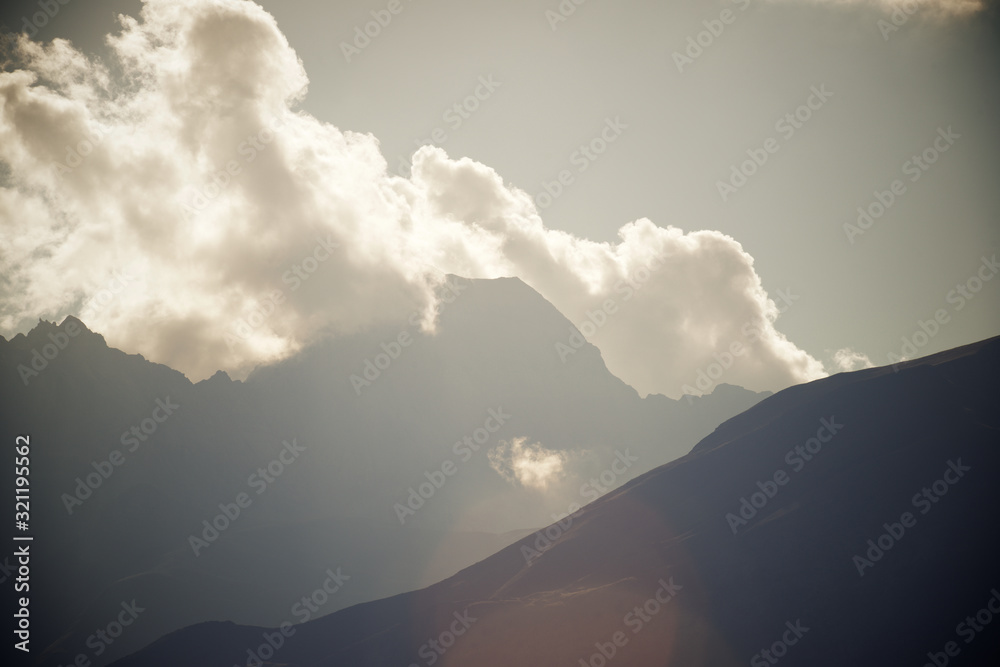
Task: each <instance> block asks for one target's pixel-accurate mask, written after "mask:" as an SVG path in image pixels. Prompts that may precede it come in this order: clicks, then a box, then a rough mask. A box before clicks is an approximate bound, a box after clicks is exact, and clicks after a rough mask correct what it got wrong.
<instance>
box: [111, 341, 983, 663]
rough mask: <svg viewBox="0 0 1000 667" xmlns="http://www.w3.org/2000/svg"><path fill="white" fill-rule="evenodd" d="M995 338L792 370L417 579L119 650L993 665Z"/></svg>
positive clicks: (158, 658)
mask: <svg viewBox="0 0 1000 667" xmlns="http://www.w3.org/2000/svg"><path fill="white" fill-rule="evenodd" d="M998 374H1000V338H994V339H991V340H988V341H983V342H981V343H978V344H975V345H970V346H966V347H963V348H960V349H957V350H952V351H950V352H948V353H944V354H941V355H935V356H933V357H928V358H925V359H921V360H916V361H913V362H908V363H906V364H903V365H901V366H900V367H899V368H898V372H894V371H893V369H892V368H878V369H870V370H866V371H860V372H856V373H848V374H840V375H837V376H833V377H830V378H827V379H823V380H819V381H817V382H813V383H810V384H807V385H802V386H797V387H792V388H789V389H786V390H784V391H782V392H779V393H778V394H775V395H774V396H771V397H770V398H768V399H766V400H764V401H763V402H761V403H759V404H758V405H756V406H755V407H753V408H751V409H749V410H747V411H746V412H744V413H743V414H741V415H739V416H737V417H735V418H733V419H731V420H729V421H727V422H726V423H724V424H723V425H722V426H720V427H719V428H718V429H717V430H716V431H715V432H714V433H713V434H711V435H709V436H708V437H706V438H705V439H704V440H703V441H702V442H701V443H700V444H699V445H698V446H697V447H696V448H695V449H694V450H693V451H692V452H691V453H690V454H688V455H686V456H684V457H682V458H680V459H678V460H676V461H673V462H671V463H668V464H665V465H662V466H660V467H658V468H656V469H655V470H652V471H650V472H648V473H646V474H644V475H642V476H640V477H638V478H637V479H634V480H632V481H631V482H629V483H627V484H626V485H624V486H623V487H621V488H619V489H618V490H616V491H614V492H612V493H609V494H607V495H605V496H603V497H602V498H600V499H599V500H597V501H596V502H593V503H591V504H590V505H588V506H587V507H586V508H585V509H583V510H582V511H580V512H579V513H578V514H576V515H575V516H574V517H573V518H572V519H567V520H564V521H563V522H562V524H559V523H556V524H552V525H550V526H549V527H547V528H546V529H545V530H543V531H540V532H539V533H536V534H533V535H531V536H529V537H526V538H523V539H521V540H519V541H517V542H516V543H514V544H512V545H511V546H508V547H506V548H504V549H502V550H501V551H499V552H498V553H496V554H495V555H493V556H491V557H489V558H487V559H486V560H484V561H482V562H480V563H477V564H475V565H472V566H470V567H468V568H465V569H464V570H462V571H460V572H458V573H457V574H455V575H454V576H452V577H450V578H448V579H446V580H444V581H442V582H440V583H437V584H435V585H432V586H430V587H427V588H425V589H423V590H420V591H415V592H411V593H405V594H402V595H397V596H394V597H390V598H386V599H383V600H378V601H375V602H369V603H365V604H360V605H357V606H354V607H351V608H349V609H344V610H341V611H339V612H337V613H335V614H332V615H329V616H326V617H324V618H321V619H318V620H315V621H310V622H308V623H305V624H302V625H294V626H285V627H284V633H282V632H281V631H280V630H267V629H264V628H260V627H242V626H237V625H233V624H219V623H216V624H203V625H199V626H195V627H192V628H186V629H184V630H182V631H179V632H176V633H173V634H171V635H169V636H167V637H164V638H163V639H161V640H160V641H158V642H156V643H155V644H153V645H152V646H150V647H148V648H147V649H145V650H143V651H141V652H140V653H138V654H136V655H134V656H131V657H129V658H127V659H125V660H122V661H120V662H118V663H115V664H116V667H132V666H133V665H135V666H139V665H141V666H142V667H158V666H160V665H164V666H166V665H178V664H183V665H188V666H190V667H219V666H222V665H225V666H227V667H229V666H231V665H253V664H257V662H255V660H257V659H258V657H257V656H260V657H261V658H263V659H265V660H267V664H275V665H277V664H282V665H289V666H291V665H295V666H298V667H302V666H305V665H329V666H339V665H351V666H352V667H356V666H359V665H380V666H381V665H407V664H409V665H432V664H438V665H445V666H447V667H460V666H470V667H492V666H500V665H503V666H509V665H519V666H534V665H538V666H549V665H556V664H564V665H582V666H586V665H613V664H621V665H630V666H639V667H642V666H646V665H658V666H662V665H683V666H686V667H689V666H698V665H712V666H716V665H745V664H747V663H749V664H751V665H753V666H757V665H771V664H779V663H780V664H789V665H923V664H930V665H938V666H940V665H945V664H947V665H960V666H964V665H995V664H997V662H996V659H997V657H1000V621H998V620H997V619H998V616H997V614H998V613H1000V539H998V536H997V531H996V521H995V517H994V516H993V512H994V511H995V509H996V508H997V507H1000V486H998V485H997V484H996V480H997V477H998V474H1000V449H998V444H1000V437H998V435H1000V409H998V400H997V399H998V393H997V389H996V387H997V380H996V378H997V377H998Z"/></svg>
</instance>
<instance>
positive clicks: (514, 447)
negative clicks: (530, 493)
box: [488, 438, 567, 489]
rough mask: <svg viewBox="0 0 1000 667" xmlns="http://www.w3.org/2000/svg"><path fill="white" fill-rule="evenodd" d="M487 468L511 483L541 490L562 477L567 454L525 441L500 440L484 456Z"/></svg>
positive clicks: (515, 439) (519, 439) (520, 439)
mask: <svg viewBox="0 0 1000 667" xmlns="http://www.w3.org/2000/svg"><path fill="white" fill-rule="evenodd" d="M488 456H489V459H490V467H491V468H493V469H494V470H496V471H497V474H499V475H500V476H501V477H503V478H504V479H505V480H507V481H508V482H510V483H511V484H515V483H516V484H520V485H521V486H527V487H532V488H535V489H545V488H547V487H548V485H549V484H550V483H551V482H554V481H556V480H557V479H559V478H560V477H562V476H563V473H564V472H565V465H566V461H567V455H566V454H565V453H564V452H559V451H555V450H552V449H546V448H545V447H543V446H542V444H541V443H539V442H535V443H532V444H528V439H527V438H514V439H513V440H510V441H506V440H504V441H501V442H500V444H499V445H497V446H496V447H494V448H493V449H491V450H490V451H489V453H488Z"/></svg>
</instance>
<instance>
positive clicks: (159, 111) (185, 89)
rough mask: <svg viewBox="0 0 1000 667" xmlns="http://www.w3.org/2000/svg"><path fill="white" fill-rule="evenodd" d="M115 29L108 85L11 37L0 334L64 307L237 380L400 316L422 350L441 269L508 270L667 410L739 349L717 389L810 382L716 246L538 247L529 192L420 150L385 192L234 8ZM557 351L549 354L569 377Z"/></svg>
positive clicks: (133, 347) (142, 20) (290, 54)
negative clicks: (417, 329)
mask: <svg viewBox="0 0 1000 667" xmlns="http://www.w3.org/2000/svg"><path fill="white" fill-rule="evenodd" d="M121 23H122V25H121V30H120V32H119V33H118V34H117V35H114V36H112V37H109V44H110V46H111V48H112V51H113V53H114V55H115V58H116V61H115V63H114V68H111V67H110V66H106V65H105V64H102V63H100V62H96V61H93V60H90V59H88V58H86V57H85V56H83V55H82V54H80V53H79V52H78V51H76V50H75V49H74V48H73V47H72V46H71V45H70V44H68V43H66V42H64V41H59V40H56V41H54V42H52V43H49V44H39V43H35V42H33V41H31V40H29V39H28V38H27V37H24V36H21V37H19V38H18V40H17V42H16V44H15V45H14V46H13V48H12V54H11V56H12V60H10V62H13V63H15V64H14V65H8V66H7V67H6V68H5V71H4V72H3V73H2V74H0V161H2V163H3V165H4V166H5V167H6V169H5V172H4V180H3V183H2V187H0V230H2V234H3V237H4V238H5V243H4V245H3V249H2V250H0V278H2V282H0V290H2V295H0V297H2V302H0V329H2V330H3V332H4V333H6V334H10V333H13V332H16V331H23V330H25V329H26V328H28V327H29V326H31V325H32V324H33V323H34V321H35V320H36V318H38V317H46V318H49V319H59V318H60V317H61V316H62V315H66V314H81V313H83V315H84V320H85V322H86V323H87V324H88V325H89V326H91V327H92V328H94V329H96V330H98V331H101V332H102V333H104V334H105V335H106V337H107V338H108V340H109V343H111V344H113V345H116V346H119V347H121V348H124V349H126V350H128V351H136V352H141V353H142V354H144V355H146V356H147V357H149V358H151V359H153V360H156V361H159V362H162V363H166V364H169V365H171V366H173V367H175V368H178V369H180V370H182V371H184V372H185V373H187V374H188V375H189V376H191V377H192V378H193V379H199V378H203V377H207V376H208V375H211V374H212V373H213V372H214V371H215V370H217V369H219V368H222V369H225V370H228V371H230V372H232V373H234V374H236V375H243V374H245V373H246V372H247V371H249V370H250V369H251V368H252V367H253V366H254V365H256V364H259V363H263V362H268V361H273V360H276V359H280V358H283V357H286V356H288V355H291V354H294V353H295V352H296V351H297V350H299V349H301V347H302V346H304V345H306V344H308V343H309V342H310V341H311V340H313V339H314V338H316V337H317V336H320V335H325V334H332V335H336V334H337V333H339V332H344V331H355V330H363V329H364V328H365V327H368V326H371V325H372V324H375V323H380V322H391V321H403V319H404V318H405V317H406V316H407V314H409V313H410V312H412V310H413V309H414V308H418V309H420V310H421V311H422V312H424V313H425V320H424V323H425V328H426V330H427V332H428V334H429V335H430V334H431V333H432V332H433V327H434V315H435V312H436V303H435V296H434V294H435V288H436V286H437V285H439V284H440V282H441V281H442V280H443V278H444V276H445V275H446V274H449V273H453V274H458V275H462V276H467V277H480V278H493V277H499V276H518V277H520V278H521V279H522V280H524V281H525V282H526V283H528V284H529V285H531V286H532V287H534V288H535V289H536V290H538V291H539V292H540V293H541V294H542V295H543V296H545V297H546V298H547V299H548V300H549V301H551V302H552V303H553V304H554V305H555V306H556V307H558V308H559V309H560V310H561V311H562V312H563V313H564V314H565V315H566V316H567V317H568V318H569V319H570V320H572V321H573V322H574V323H575V324H577V325H579V326H581V327H582V328H583V329H584V330H585V333H587V335H588V337H589V338H590V340H591V342H593V343H595V344H596V345H597V346H598V347H600V348H601V350H602V352H603V354H604V356H605V359H606V360H607V362H608V365H609V367H610V368H611V370H612V371H614V372H615V373H617V374H618V375H619V376H620V377H622V378H623V379H624V380H625V381H626V382H629V383H630V384H632V385H633V386H635V387H636V388H637V389H638V390H639V391H640V392H642V393H647V392H653V391H657V392H662V393H666V394H668V395H671V396H677V395H678V394H679V393H680V392H681V386H682V385H683V384H686V383H693V381H694V379H695V377H697V375H698V374H699V373H700V372H701V371H702V370H704V369H705V368H707V367H708V366H709V365H710V364H711V363H713V361H714V359H715V357H714V356H713V355H715V354H717V353H718V352H719V351H720V350H722V349H725V348H728V347H729V346H730V345H731V344H732V343H733V342H737V341H739V342H741V343H742V344H744V345H745V352H744V353H742V354H741V355H740V356H739V357H738V358H737V359H736V361H735V363H734V365H733V367H732V368H731V369H730V370H729V371H728V375H727V376H726V378H725V381H727V382H732V383H737V384H743V385H745V386H749V387H753V388H772V389H773V388H777V387H780V386H785V385H788V384H791V383H795V382H800V381H805V380H809V379H813V378H815V377H818V376H820V375H822V374H823V372H824V371H823V367H822V364H821V363H820V362H818V361H817V360H816V359H814V358H813V357H811V356H810V355H809V354H807V353H806V352H804V351H802V350H800V349H798V348H797V347H796V346H795V345H794V344H793V343H792V342H790V341H789V340H787V339H786V338H785V337H784V336H783V335H782V334H780V333H779V332H778V331H777V330H776V329H775V327H774V321H775V320H776V319H777V316H778V307H777V306H776V304H775V302H774V301H773V300H772V299H771V298H770V297H769V295H768V294H766V293H765V291H764V290H763V288H762V286H761V281H760V279H759V277H758V275H757V274H756V272H755V270H754V267H753V260H752V258H751V257H750V256H749V255H748V254H747V253H745V252H744V251H743V249H742V248H741V247H740V245H739V243H737V242H736V241H735V240H734V239H732V238H730V237H728V236H725V235H723V234H721V233H718V232H714V231H695V232H689V233H685V232H683V231H682V230H680V229H677V228H675V227H667V228H663V227H658V226H656V225H655V224H653V223H652V222H651V221H649V220H646V219H640V220H637V221H634V222H631V223H629V224H627V225H625V226H623V227H622V228H621V230H620V231H619V239H618V241H617V242H616V243H596V242H592V241H589V240H586V239H582V238H577V237H575V236H572V235H570V234H567V233H565V232H559V231H554V230H550V229H547V228H546V227H545V225H544V223H543V221H542V219H541V218H540V216H539V213H538V211H537V210H536V208H535V206H534V204H533V203H532V201H531V198H530V197H529V196H528V195H527V194H526V193H524V192H522V191H520V190H517V189H515V188H512V187H508V186H507V185H505V184H504V182H503V179H502V178H501V177H500V176H499V175H498V174H497V173H496V172H494V171H493V170H492V169H490V168H488V167H486V166H484V165H482V164H479V163H476V162H474V161H471V160H468V159H452V158H450V157H449V156H448V155H447V154H445V153H444V151H442V150H441V149H439V148H433V147H424V148H422V149H420V150H419V151H417V152H416V154H415V155H414V156H413V165H412V170H411V175H410V176H409V177H406V178H403V177H399V176H393V175H391V174H389V173H388V171H387V168H386V162H385V159H384V157H383V156H382V154H381V152H380V150H379V145H378V141H377V140H376V139H375V138H374V137H372V136H370V135H365V134H358V133H353V132H350V131H342V130H340V129H338V128H336V127H334V126H333V125H331V124H329V123H325V122H323V121H321V120H319V119H316V118H314V117H311V116H309V115H308V114H305V113H303V112H301V111H296V110H295V109H296V104H297V103H298V102H299V101H301V99H302V98H303V97H304V96H305V94H306V88H307V84H308V79H307V77H306V73H305V71H304V69H303V66H302V63H301V61H300V60H299V59H298V58H297V56H296V54H295V52H294V50H293V49H292V48H291V47H290V46H289V44H288V42H287V40H286V39H285V37H284V36H283V35H282V33H281V31H280V30H279V29H278V26H277V25H276V24H275V21H274V19H273V18H272V17H271V16H270V15H269V14H267V13H266V12H264V11H263V10H262V9H261V8H260V7H258V6H256V5H254V4H252V3H249V2H244V1H242V0H204V1H195V0H185V1H177V0H147V2H146V3H145V5H144V8H143V11H142V14H141V16H140V17H139V18H138V19H133V18H127V17H123V18H122V19H121ZM112 70H113V71H114V74H113V75H112V73H111V71H112ZM588 323H589V324H588ZM748 325H749V326H750V327H751V329H752V331H753V332H754V335H753V336H751V337H750V338H749V339H748V337H747V335H746V332H747V326H748ZM569 338H570V331H569V330H567V340H566V341H553V354H560V355H561V356H563V357H564V359H565V361H566V363H573V353H572V352H571V351H570V352H567V351H566V350H567V349H569V350H573V349H575V348H574V347H573V345H572V343H571V342H570V341H569ZM561 345H562V347H560V346H561ZM567 346H568V347H567Z"/></svg>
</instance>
